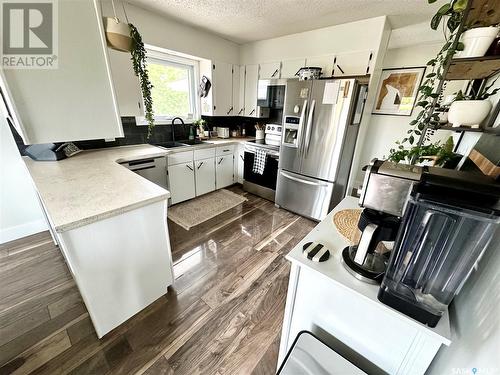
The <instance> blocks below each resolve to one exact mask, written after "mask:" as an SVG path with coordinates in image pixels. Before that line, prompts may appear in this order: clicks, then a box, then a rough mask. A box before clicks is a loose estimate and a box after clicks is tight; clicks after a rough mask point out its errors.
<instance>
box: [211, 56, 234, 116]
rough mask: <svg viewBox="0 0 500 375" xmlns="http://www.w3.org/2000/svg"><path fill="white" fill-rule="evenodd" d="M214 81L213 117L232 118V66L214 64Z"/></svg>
mask: <svg viewBox="0 0 500 375" xmlns="http://www.w3.org/2000/svg"><path fill="white" fill-rule="evenodd" d="M212 69H213V71H212V76H213V79H214V82H213V83H214V85H213V90H214V91H213V95H214V115H215V116H232V115H234V108H233V65H232V64H228V63H225V62H217V61H216V62H214V63H213V65H212Z"/></svg>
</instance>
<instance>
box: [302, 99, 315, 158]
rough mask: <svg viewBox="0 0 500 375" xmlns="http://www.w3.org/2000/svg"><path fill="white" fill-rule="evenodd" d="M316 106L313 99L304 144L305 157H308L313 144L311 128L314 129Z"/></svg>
mask: <svg viewBox="0 0 500 375" xmlns="http://www.w3.org/2000/svg"><path fill="white" fill-rule="evenodd" d="M315 106H316V100H314V99H313V101H312V102H311V109H310V110H309V116H308V117H307V128H306V140H305V142H304V148H305V150H304V156H306V155H307V152H308V151H309V143H310V142H311V128H312V120H313V114H314V107H315Z"/></svg>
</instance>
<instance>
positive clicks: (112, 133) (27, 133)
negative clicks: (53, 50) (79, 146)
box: [3, 0, 123, 144]
mask: <svg viewBox="0 0 500 375" xmlns="http://www.w3.org/2000/svg"><path fill="white" fill-rule="evenodd" d="M58 29H59V31H58V33H57V35H55V36H54V37H57V38H59V43H58V51H57V61H58V66H57V68H56V69H4V70H3V73H4V78H5V81H6V82H5V83H6V85H7V86H8V89H9V90H8V92H10V95H11V98H10V99H11V100H12V102H14V103H15V107H16V110H17V112H18V113H17V114H16V115H17V117H18V118H19V121H20V123H22V129H23V131H24V134H22V136H23V139H24V141H25V143H27V144H33V143H51V142H64V141H78V140H88V139H102V138H115V137H123V129H122V124H121V120H120V116H119V113H118V105H117V102H116V98H115V93H114V88H113V85H112V77H111V75H110V70H109V58H108V51H107V46H106V39H105V36H104V30H103V22H102V15H101V14H100V6H99V5H98V2H97V0H94V1H59V2H58Z"/></svg>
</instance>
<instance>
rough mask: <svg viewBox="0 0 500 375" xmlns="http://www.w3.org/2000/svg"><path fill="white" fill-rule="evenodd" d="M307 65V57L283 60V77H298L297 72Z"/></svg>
mask: <svg viewBox="0 0 500 375" xmlns="http://www.w3.org/2000/svg"><path fill="white" fill-rule="evenodd" d="M304 66H306V59H293V60H283V62H282V63H281V78H297V76H296V75H295V73H297V72H298V71H299V69H300V68H302V67H304Z"/></svg>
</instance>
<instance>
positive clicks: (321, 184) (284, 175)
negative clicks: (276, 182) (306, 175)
mask: <svg viewBox="0 0 500 375" xmlns="http://www.w3.org/2000/svg"><path fill="white" fill-rule="evenodd" d="M280 173H281V175H282V176H283V177H286V178H288V179H290V180H293V181H297V182H300V183H302V184H306V185H313V186H328V184H327V183H324V182H315V181H309V180H304V179H302V178H298V177H295V176H292V175H290V174H288V173H286V172H284V171H280Z"/></svg>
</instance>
